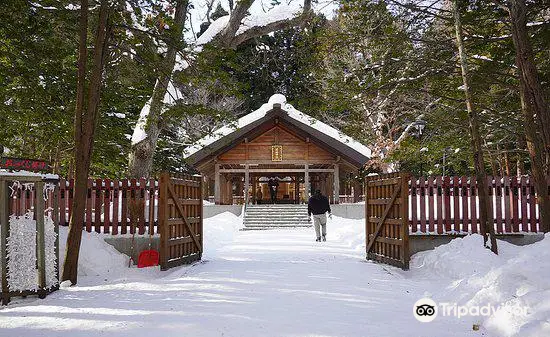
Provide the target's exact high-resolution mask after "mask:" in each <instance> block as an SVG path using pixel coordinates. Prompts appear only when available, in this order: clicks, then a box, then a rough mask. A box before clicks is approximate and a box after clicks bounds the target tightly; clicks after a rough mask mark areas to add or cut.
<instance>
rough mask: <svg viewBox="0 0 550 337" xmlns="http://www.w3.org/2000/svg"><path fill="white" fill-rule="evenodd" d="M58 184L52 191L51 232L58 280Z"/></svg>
mask: <svg viewBox="0 0 550 337" xmlns="http://www.w3.org/2000/svg"><path fill="white" fill-rule="evenodd" d="M58 196H59V182H58V185H56V186H55V189H54V190H53V195H52V197H53V230H54V232H55V263H56V264H57V268H56V279H57V280H59V269H60V268H61V266H60V265H59V198H58Z"/></svg>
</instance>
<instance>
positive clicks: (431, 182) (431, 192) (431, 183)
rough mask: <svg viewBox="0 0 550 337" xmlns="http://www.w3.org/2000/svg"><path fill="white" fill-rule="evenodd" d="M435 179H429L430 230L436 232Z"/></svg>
mask: <svg viewBox="0 0 550 337" xmlns="http://www.w3.org/2000/svg"><path fill="white" fill-rule="evenodd" d="M434 208H435V203H434V178H433V177H428V228H429V229H428V230H429V232H430V233H433V232H435V209H434Z"/></svg>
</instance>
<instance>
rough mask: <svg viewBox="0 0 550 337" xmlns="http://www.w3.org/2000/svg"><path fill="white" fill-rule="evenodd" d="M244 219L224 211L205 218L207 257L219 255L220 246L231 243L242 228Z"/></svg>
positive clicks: (205, 249)
mask: <svg viewBox="0 0 550 337" xmlns="http://www.w3.org/2000/svg"><path fill="white" fill-rule="evenodd" d="M242 226H243V219H242V217H240V216H237V215H235V214H233V213H231V212H224V213H220V214H217V215H215V216H213V217H210V218H206V219H204V222H203V231H204V239H203V240H204V254H205V257H207V258H212V257H214V256H217V251H218V249H219V248H220V247H223V246H225V245H227V244H228V243H231V242H232V241H233V239H234V237H235V234H236V233H237V231H238V230H239V229H240V228H242Z"/></svg>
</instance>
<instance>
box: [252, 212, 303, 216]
mask: <svg viewBox="0 0 550 337" xmlns="http://www.w3.org/2000/svg"><path fill="white" fill-rule="evenodd" d="M246 216H267V217H278V216H295V217H303V216H307V212H302V213H287V212H270V213H267V212H247V213H246V214H245V217H246Z"/></svg>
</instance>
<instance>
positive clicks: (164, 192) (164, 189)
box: [158, 173, 170, 270]
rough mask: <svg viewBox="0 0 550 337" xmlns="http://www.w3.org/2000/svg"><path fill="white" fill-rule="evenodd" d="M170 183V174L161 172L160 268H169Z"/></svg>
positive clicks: (159, 207)
mask: <svg viewBox="0 0 550 337" xmlns="http://www.w3.org/2000/svg"><path fill="white" fill-rule="evenodd" d="M169 183H170V175H169V174H168V173H161V175H160V179H159V204H158V226H159V228H158V232H159V234H160V247H159V248H160V249H159V250H160V251H159V255H160V259H159V260H160V269H161V270H165V269H168V267H167V263H168V251H167V248H168V247H167V245H166V240H167V239H168V237H169V235H168V232H167V231H168V230H169V228H168V184H169Z"/></svg>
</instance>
